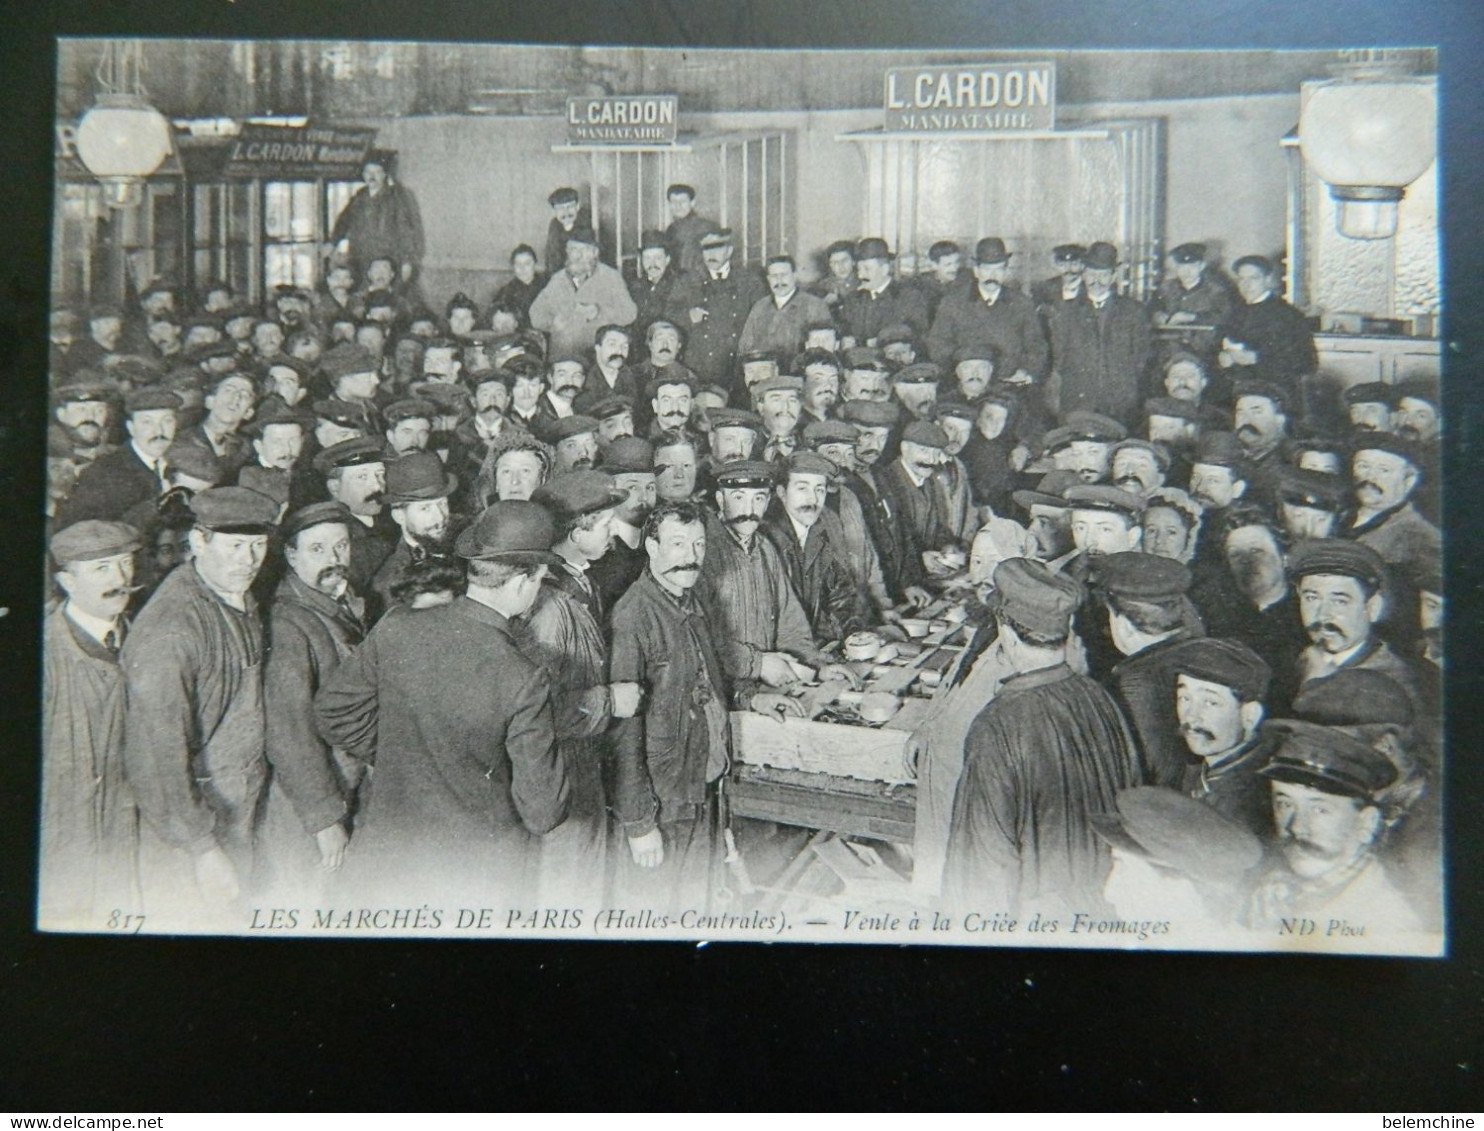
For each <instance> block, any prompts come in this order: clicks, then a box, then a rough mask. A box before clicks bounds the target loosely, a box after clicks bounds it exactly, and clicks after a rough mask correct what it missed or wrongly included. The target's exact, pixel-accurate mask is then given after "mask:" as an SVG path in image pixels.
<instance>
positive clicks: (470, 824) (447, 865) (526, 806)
mask: <svg viewBox="0 0 1484 1131" xmlns="http://www.w3.org/2000/svg"><path fill="white" fill-rule="evenodd" d="M555 541H556V526H555V523H554V522H553V521H552V517H551V514H550V512H549V511H547V510H546V509H545V508H544V507H542V506H540V505H539V504H537V503H533V502H530V501H529V500H521V501H512V502H499V503H495V504H494V505H493V506H491V507H489V508H488V509H487V510H485V511H484V513H483V514H481V515H480V516H479V518H478V519H476V520H475V521H474V523H473V524H471V525H470V526H469V527H468V528H466V529H465V530H464V531H463V533H462V534H460V535H459V538H458V541H457V542H456V544H455V551H456V553H457V554H458V556H459V557H461V558H463V559H464V560H465V561H466V562H467V563H468V564H467V567H466V568H467V571H468V588H467V590H466V592H465V594H464V596H462V597H458V598H455V599H454V600H453V601H452V602H450V603H448V604H443V605H438V606H435V607H433V608H429V609H422V610H419V611H417V612H415V613H411V612H403V611H397V612H395V613H393V614H392V615H390V616H388V617H386V618H384V619H383V620H382V621H381V623H380V624H378V625H377V626H376V628H374V629H373V630H372V631H371V633H370V635H368V636H367V637H366V640H365V643H363V644H362V645H361V647H360V648H359V649H357V650H356V651H355V652H354V653H353V654H352V655H351V656H350V657H349V658H348V659H347V660H346V661H345V662H344V663H342V664H341V665H340V667H339V668H337V669H336V671H335V673H334V675H333V676H331V677H330V678H329V679H328V680H326V681H325V682H324V683H323V684H322V685H321V687H320V690H319V692H318V694H317V695H316V696H315V716H316V721H317V725H318V727H319V731H320V734H321V736H322V737H323V738H324V739H325V740H326V741H327V742H330V743H332V744H334V745H336V746H340V747H342V748H343V749H345V750H346V752H347V753H349V754H350V755H351V756H353V757H354V758H356V759H357V760H358V761H360V762H363V763H366V764H368V765H370V766H371V767H372V773H373V774H374V780H375V784H374V787H373V788H372V789H371V791H370V795H369V797H368V798H367V801H366V805H365V808H364V811H363V812H362V813H361V815H360V817H359V819H358V821H357V828H356V838H355V845H354V848H355V851H354V852H352V853H351V854H350V855H349V856H348V858H347V861H346V875H345V884H346V886H347V888H348V889H349V890H351V891H352V892H354V893H356V895H357V896H358V897H360V898H371V899H377V900H381V899H386V900H389V901H391V902H390V903H389V904H388V905H390V906H417V905H420V904H421V903H422V902H423V901H429V902H431V904H432V905H433V906H434V907H437V906H439V905H440V903H441V902H442V901H443V900H470V899H478V900H481V901H487V900H493V901H497V902H495V903H491V904H488V905H490V906H520V905H521V901H522V900H523V899H526V898H534V896H535V888H534V881H535V879H536V875H535V872H536V866H537V862H538V852H539V848H538V843H539V842H538V841H537V839H536V838H538V837H540V836H542V835H543V834H545V833H548V832H550V831H551V830H552V829H554V828H556V827H557V826H558V825H560V824H561V822H562V821H563V820H564V819H565V818H566V816H567V812H568V808H569V805H570V796H571V793H570V790H571V787H570V784H569V777H568V774H567V770H566V767H565V765H564V763H563V760H562V757H561V754H560V752H559V750H558V749H557V742H556V732H555V728H554V720H553V715H552V706H551V685H550V681H549V680H548V679H547V676H546V673H545V672H544V671H543V670H542V668H541V667H540V665H538V664H536V663H535V662H533V661H532V660H530V659H529V658H528V657H527V656H526V655H525V654H524V653H522V652H521V651H520V647H519V644H518V642H517V633H518V630H517V628H516V626H515V625H514V624H512V621H515V620H517V619H518V618H520V617H523V616H524V615H525V614H526V613H527V612H529V610H530V608H531V606H532V605H533V604H534V603H535V600H536V598H537V596H538V595H539V594H540V589H541V581H542V578H543V577H544V576H545V575H546V572H547V571H548V570H549V569H551V568H553V567H556V566H558V565H559V564H560V563H559V559H557V558H556V557H555V555H553V554H552V553H551V547H552V545H553V544H554V543H555ZM402 900H408V901H409V902H408V903H406V904H403V903H402V902H401V901H402ZM450 905H452V904H450ZM479 905H480V904H474V906H479Z"/></svg>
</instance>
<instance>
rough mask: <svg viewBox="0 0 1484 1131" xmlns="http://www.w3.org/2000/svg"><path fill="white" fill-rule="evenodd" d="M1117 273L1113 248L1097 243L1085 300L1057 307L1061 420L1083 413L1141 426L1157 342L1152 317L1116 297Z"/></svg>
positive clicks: (1054, 329) (1054, 325)
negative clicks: (1151, 328) (1141, 408)
mask: <svg viewBox="0 0 1484 1131" xmlns="http://www.w3.org/2000/svg"><path fill="white" fill-rule="evenodd" d="M1117 269H1118V252H1117V250H1116V249H1115V248H1114V247H1113V245H1112V244H1108V243H1102V242H1099V243H1095V244H1093V245H1092V246H1091V247H1089V248H1088V249H1087V258H1086V260H1085V270H1084V272H1083V280H1084V283H1085V290H1084V294H1083V297H1082V298H1081V299H1079V300H1078V301H1076V302H1067V303H1062V304H1060V305H1058V306H1056V307H1054V308H1052V313H1051V316H1050V318H1049V330H1050V334H1051V366H1052V370H1053V373H1054V380H1053V385H1054V390H1055V391H1054V397H1053V403H1054V404H1055V406H1056V409H1057V413H1058V416H1059V417H1060V418H1061V419H1065V418H1066V415H1067V413H1069V412H1073V411H1076V410H1078V409H1082V410H1086V411H1092V412H1099V413H1102V414H1103V415H1104V416H1110V417H1112V418H1113V419H1114V420H1117V421H1119V422H1121V423H1123V424H1124V425H1136V424H1137V423H1138V419H1137V417H1138V410H1139V406H1140V405H1141V404H1142V403H1143V399H1144V376H1145V370H1146V369H1147V368H1148V366H1149V361H1150V358H1151V356H1152V353H1153V339H1152V338H1151V337H1150V333H1149V315H1148V312H1147V311H1146V310H1145V309H1144V308H1143V307H1142V306H1141V305H1139V303H1137V302H1135V301H1134V300H1133V299H1131V298H1129V297H1128V296H1127V295H1121V294H1118V293H1117V291H1116V288H1115V287H1114V276H1115V274H1116V272H1117Z"/></svg>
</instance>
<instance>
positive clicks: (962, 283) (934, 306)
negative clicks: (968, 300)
mask: <svg viewBox="0 0 1484 1131" xmlns="http://www.w3.org/2000/svg"><path fill="white" fill-rule="evenodd" d="M927 258H928V270H927V271H926V272H925V273H919V274H917V275H914V276H913V277H912V285H913V286H914V287H916V288H917V289H918V290H920V291H921V292H922V294H923V297H924V298H925V299H927V325H928V326H931V325H932V324H933V318H934V316H935V315H937V313H938V305H939V304H940V303H941V302H942V301H943V296H945V295H946V294H948V293H949V292H950V291H952V290H954V289H955V288H958V287H967V286H970V285H972V282H973V279H972V276H971V275H970V274H969V272H967V271H965V270H964V269H963V265H964V249H963V248H961V247H959V245H958V244H956V243H954V242H953V241H952V240H939V241H938V242H937V243H935V244H933V245H932V247H930V248H928V253H927Z"/></svg>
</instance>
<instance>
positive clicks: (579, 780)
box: [520, 471, 639, 908]
mask: <svg viewBox="0 0 1484 1131" xmlns="http://www.w3.org/2000/svg"><path fill="white" fill-rule="evenodd" d="M628 497H629V496H628V492H627V491H623V490H620V489H619V488H617V487H615V486H614V483H613V478H612V476H610V475H608V474H607V473H605V472H602V471H569V472H567V473H565V474H561V475H557V476H555V477H553V479H552V480H551V482H550V483H546V484H544V485H543V486H542V487H541V488H540V489H539V490H537V491H536V493H535V494H534V495H532V496H531V501H532V502H534V503H539V504H540V505H541V506H544V507H545V508H546V509H547V510H549V511H550V512H551V514H552V517H553V518H554V519H555V520H556V532H557V540H556V543H555V544H554V545H553V547H552V552H553V553H554V554H556V556H557V557H558V558H560V559H561V563H562V564H561V565H560V566H553V567H552V568H551V569H550V570H549V571H548V572H547V574H546V577H545V578H544V579H543V580H542V583H541V591H540V593H539V595H538V596H537V598H536V603H535V604H534V605H533V606H532V607H531V612H530V614H529V616H528V617H527V618H526V622H525V624H524V626H523V628H522V631H521V635H520V646H521V650H522V651H523V652H524V653H525V654H526V655H527V656H529V657H530V658H531V659H532V660H534V661H535V662H536V663H537V664H539V665H541V667H542V668H543V669H545V671H546V676H547V679H548V680H550V682H551V702H552V710H553V713H554V716H555V726H556V736H557V748H558V750H559V752H560V753H561V756H562V761H563V762H564V763H565V764H566V767H567V776H568V779H569V780H570V782H571V787H572V808H571V812H570V814H569V815H568V817H567V820H566V821H564V822H563V823H562V824H561V826H560V827H558V828H556V829H554V830H553V831H552V832H551V833H549V834H547V836H546V837H545V838H544V839H543V841H542V843H541V876H540V893H539V899H540V902H541V903H543V904H546V905H553V906H559V905H560V904H561V902H562V901H567V902H568V904H569V905H570V906H574V907H594V908H595V907H600V906H603V898H604V895H605V883H604V880H605V872H606V865H607V859H608V801H607V794H606V792H605V789H604V780H603V770H604V765H603V759H604V755H605V753H606V749H607V747H606V744H605V742H604V735H605V733H606V732H607V731H608V729H609V728H610V727H611V726H612V725H613V721H614V720H615V719H621V718H628V717H630V716H631V715H633V714H634V712H635V711H637V710H638V708H639V686H638V684H635V683H628V684H614V683H610V682H609V681H608V643H607V640H606V639H605V637H604V635H603V629H602V626H603V625H604V623H605V622H606V620H607V616H606V609H605V608H604V606H603V601H602V595H601V594H600V593H599V592H598V589H597V586H596V585H595V584H594V583H593V580H592V576H591V568H592V565H593V563H594V562H596V561H598V560H599V559H600V558H602V557H603V555H604V554H605V553H607V551H608V547H609V544H610V543H611V542H612V541H613V520H614V514H615V510H616V508H617V507H619V506H620V505H622V504H623V503H624V502H625V501H626V500H627V499H628Z"/></svg>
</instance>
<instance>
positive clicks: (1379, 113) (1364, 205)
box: [1299, 50, 1438, 240]
mask: <svg viewBox="0 0 1484 1131" xmlns="http://www.w3.org/2000/svg"><path fill="white" fill-rule="evenodd" d="M1364 55H1365V57H1364V58H1363V59H1362V60H1361V61H1358V62H1349V63H1341V64H1338V65H1336V66H1335V67H1333V68H1331V73H1332V74H1333V75H1334V78H1332V79H1330V80H1328V81H1326V82H1322V83H1316V84H1314V86H1313V87H1311V88H1310V91H1309V95H1308V99H1307V100H1306V101H1305V103H1304V108H1303V112H1302V114H1301V115H1300V117H1299V146H1300V148H1301V149H1302V151H1303V155H1304V160H1305V161H1307V162H1308V163H1309V165H1310V167H1311V168H1312V169H1313V170H1314V172H1315V173H1316V174H1317V175H1318V176H1319V178H1320V179H1321V180H1323V181H1324V182H1325V183H1326V184H1328V185H1329V192H1330V196H1332V197H1333V198H1334V201H1335V204H1336V205H1337V216H1336V226H1337V227H1338V228H1339V231H1340V234H1341V235H1344V236H1349V237H1350V238H1352V239H1360V240H1376V239H1387V238H1389V237H1391V236H1394V235H1395V234H1396V223H1397V205H1398V204H1399V203H1400V201H1401V199H1402V197H1403V196H1404V195H1405V193H1406V189H1407V186H1408V185H1410V184H1411V183H1412V182H1413V181H1415V180H1416V179H1417V178H1418V177H1420V176H1421V175H1422V174H1423V173H1424V172H1426V171H1427V168H1428V166H1429V165H1431V164H1432V163H1433V158H1434V157H1435V156H1436V153H1437V117H1438V111H1437V91H1436V84H1435V81H1434V80H1433V79H1432V78H1430V77H1426V76H1419V75H1414V74H1411V73H1410V72H1409V70H1408V68H1407V66H1406V61H1405V58H1404V57H1401V56H1397V55H1394V54H1392V53H1390V52H1387V51H1384V50H1377V51H1373V52H1366V53H1364Z"/></svg>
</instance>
